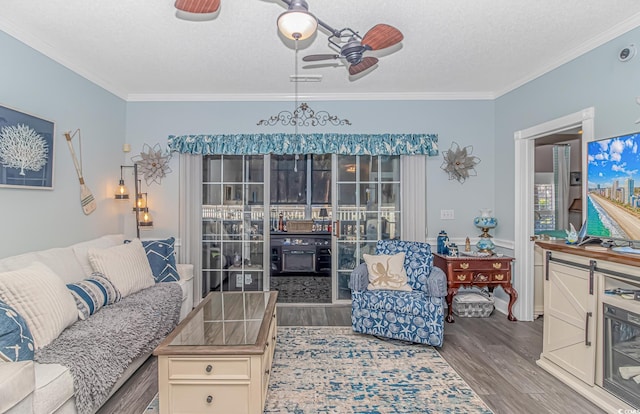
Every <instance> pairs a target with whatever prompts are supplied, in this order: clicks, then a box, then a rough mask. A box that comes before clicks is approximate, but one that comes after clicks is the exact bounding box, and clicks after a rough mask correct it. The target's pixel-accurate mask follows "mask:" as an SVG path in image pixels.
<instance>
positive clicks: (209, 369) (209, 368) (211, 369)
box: [204, 364, 213, 374]
mask: <svg viewBox="0 0 640 414" xmlns="http://www.w3.org/2000/svg"><path fill="white" fill-rule="evenodd" d="M204 370H205V371H207V374H210V373H211V371H213V365H211V364H209V365H207V367H206V368H205V369H204Z"/></svg>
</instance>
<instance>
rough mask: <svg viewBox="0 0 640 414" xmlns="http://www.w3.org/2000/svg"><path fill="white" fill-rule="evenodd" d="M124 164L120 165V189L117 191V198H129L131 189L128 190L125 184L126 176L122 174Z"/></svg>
mask: <svg viewBox="0 0 640 414" xmlns="http://www.w3.org/2000/svg"><path fill="white" fill-rule="evenodd" d="M123 168H124V165H121V166H120V182H119V183H118V190H117V191H116V196H115V197H116V200H128V199H129V190H127V186H126V185H124V177H123V175H122V169H123Z"/></svg>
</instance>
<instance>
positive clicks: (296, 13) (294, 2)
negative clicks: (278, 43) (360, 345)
mask: <svg viewBox="0 0 640 414" xmlns="http://www.w3.org/2000/svg"><path fill="white" fill-rule="evenodd" d="M285 3H287V4H288V5H289V9H288V10H287V11H286V12H284V13H282V14H281V15H280V16H279V17H278V30H280V33H282V34H283V35H284V36H285V37H287V38H288V39H291V40H305V39H308V38H310V37H311V36H313V34H314V33H315V32H316V30H317V29H318V19H316V17H315V16H314V15H313V14H311V13H309V5H308V4H307V2H306V1H305V0H291V1H289V2H286V1H285Z"/></svg>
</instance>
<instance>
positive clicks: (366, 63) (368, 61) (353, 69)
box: [349, 56, 378, 76]
mask: <svg viewBox="0 0 640 414" xmlns="http://www.w3.org/2000/svg"><path fill="white" fill-rule="evenodd" d="M376 63H378V59H377V58H374V57H371V56H367V57H366V58H364V59H362V61H361V62H360V63H357V64H355V65H351V66H349V75H352V76H353V75H357V74H358V73H360V72H364V71H365V70H367V69H369V68H370V67H371V66H373V65H375V64H376Z"/></svg>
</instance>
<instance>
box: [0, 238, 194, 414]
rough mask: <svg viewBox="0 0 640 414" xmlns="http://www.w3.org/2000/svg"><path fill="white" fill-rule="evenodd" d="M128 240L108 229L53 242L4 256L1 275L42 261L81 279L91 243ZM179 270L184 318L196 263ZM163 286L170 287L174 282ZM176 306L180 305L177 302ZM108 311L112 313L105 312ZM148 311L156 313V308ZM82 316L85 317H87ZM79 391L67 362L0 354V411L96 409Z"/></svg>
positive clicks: (88, 268) (104, 245)
mask: <svg viewBox="0 0 640 414" xmlns="http://www.w3.org/2000/svg"><path fill="white" fill-rule="evenodd" d="M123 244H124V237H123V235H119V234H118V235H107V236H103V237H100V238H97V239H94V240H90V241H86V242H82V243H78V244H75V245H72V246H69V247H64V248H53V249H49V250H43V251H35V252H30V253H26V254H22V255H18V256H13V257H7V258H4V259H0V275H2V274H8V273H6V272H9V273H11V272H14V271H18V270H20V269H24V268H25V267H28V266H32V265H33V264H34V263H36V262H38V263H42V264H44V265H45V266H46V267H48V268H49V269H51V270H52V271H53V272H54V273H55V274H56V275H58V276H59V277H60V279H62V280H63V281H64V283H65V284H69V283H75V282H79V281H82V280H84V279H86V278H87V277H89V276H90V275H91V274H92V272H93V271H94V268H93V267H92V263H91V261H90V257H89V256H90V254H89V252H90V250H91V249H97V251H103V249H110V248H113V247H116V246H120V245H123ZM95 251H96V250H91V252H92V254H93V252H95ZM92 260H93V259H92ZM94 266H95V263H94ZM177 270H178V273H179V276H180V280H179V281H178V282H170V283H172V284H175V283H178V284H179V285H180V287H181V288H182V304H181V305H180V316H179V319H180V320H182V319H183V318H184V317H185V316H186V315H187V313H189V311H190V310H191V309H192V307H193V266H192V265H188V264H178V265H177ZM114 285H115V284H114ZM159 285H168V284H166V283H157V284H155V286H159ZM174 286H175V285H174ZM164 287H165V288H169V286H164ZM153 288H154V287H150V288H149V289H153ZM0 289H1V286H0ZM171 289H173V294H174V298H175V299H176V300H177V301H178V300H179V293H177V292H178V291H177V290H176V289H175V288H174V287H171ZM140 292H142V291H140ZM140 292H139V293H140ZM132 297H133V294H132ZM0 299H1V296H0ZM123 301H124V299H123ZM116 305H117V303H116V304H114V305H109V306H107V307H105V308H109V307H110V306H113V309H116V307H115V306H116ZM175 306H177V304H176V305H175ZM105 308H102V309H100V310H99V311H97V312H96V313H95V314H94V315H91V316H88V317H87V318H86V319H88V320H90V319H91V318H94V316H95V315H98V314H99V312H103V309H105ZM174 309H175V308H174ZM176 310H177V309H176ZM123 312H124V311H123ZM105 314H107V313H106V312H105ZM149 314H150V315H154V314H153V312H150V313H149ZM174 315H175V314H174ZM126 319H127V318H126V316H124V318H123V319H122V320H124V321H125V322H124V323H126ZM96 320H97V318H96ZM79 321H80V319H78V322H74V323H73V324H72V325H71V326H69V327H68V328H66V329H65V330H67V329H69V330H71V327H72V326H73V325H76V324H78V323H79ZM83 322H85V323H86V321H83ZM119 323H122V322H119ZM78 326H84V325H78ZM1 335H2V332H0V336H1ZM61 336H63V334H62V333H61V334H60V335H59V336H58V338H60V337H61ZM122 346H123V347H127V346H128V344H127V343H122ZM44 349H46V348H44ZM151 351H152V349H151V350H148V352H146V353H144V354H143V355H140V356H139V357H137V358H136V359H135V360H133V361H131V362H130V363H129V365H128V366H127V367H126V370H125V371H124V373H123V374H122V375H120V377H119V378H118V380H117V382H116V383H115V385H113V387H112V388H111V389H110V392H109V395H108V396H111V395H113V393H114V392H115V391H116V390H117V389H118V388H120V387H121V386H122V385H123V384H124V382H125V381H126V380H127V379H128V378H130V376H131V375H132V374H133V373H134V372H135V371H136V369H138V368H139V367H140V366H141V365H142V364H143V363H144V361H145V360H146V359H147V358H148V357H149V355H150V353H151ZM37 352H38V350H36V354H37ZM0 357H2V355H0ZM35 359H38V358H35ZM75 393H76V391H75V390H74V377H73V375H72V372H71V371H70V369H69V368H68V367H66V366H64V365H61V364H57V363H40V362H35V361H20V362H6V361H3V360H2V359H1V358H0V413H5V412H7V413H11V414H16V413H35V414H41V413H47V414H49V413H58V414H65V413H78V412H95V411H97V409H98V408H99V407H92V408H91V409H90V410H88V409H87V407H83V408H82V407H77V406H76V403H77V401H76V395H75ZM107 398H108V397H107ZM104 402H106V399H105V400H104V401H102V402H101V404H103V403H104Z"/></svg>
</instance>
